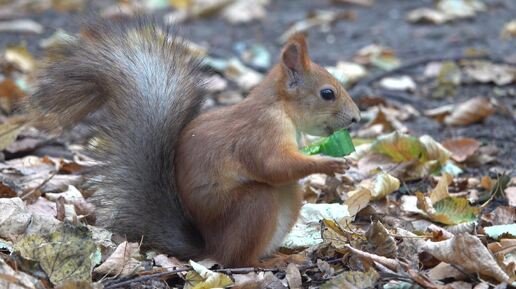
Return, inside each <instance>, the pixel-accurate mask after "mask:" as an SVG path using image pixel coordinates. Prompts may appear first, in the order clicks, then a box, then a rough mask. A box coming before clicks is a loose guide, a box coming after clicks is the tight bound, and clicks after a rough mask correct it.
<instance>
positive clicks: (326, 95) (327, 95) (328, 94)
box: [319, 88, 335, 100]
mask: <svg viewBox="0 0 516 289" xmlns="http://www.w3.org/2000/svg"><path fill="white" fill-rule="evenodd" d="M319 93H320V94H321V97H322V99H324V100H334V99H335V92H333V90H332V89H329V88H325V89H322V90H321V91H320V92H319Z"/></svg>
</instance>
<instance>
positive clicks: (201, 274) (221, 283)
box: [185, 260, 233, 289]
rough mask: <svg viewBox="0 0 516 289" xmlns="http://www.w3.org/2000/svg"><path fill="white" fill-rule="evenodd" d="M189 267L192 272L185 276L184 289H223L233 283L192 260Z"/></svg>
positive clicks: (226, 276)
mask: <svg viewBox="0 0 516 289" xmlns="http://www.w3.org/2000/svg"><path fill="white" fill-rule="evenodd" d="M190 266H192V269H193V270H194V271H190V272H188V273H187V274H186V277H185V279H186V281H187V282H186V284H185V288H186V289H208V288H223V287H227V286H230V285H233V281H232V280H231V278H229V276H228V275H225V274H222V273H217V272H213V271H211V270H208V269H207V268H206V267H204V266H202V265H201V264H199V263H196V262H194V261H192V260H190Z"/></svg>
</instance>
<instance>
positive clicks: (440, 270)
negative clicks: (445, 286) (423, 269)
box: [428, 262, 466, 280]
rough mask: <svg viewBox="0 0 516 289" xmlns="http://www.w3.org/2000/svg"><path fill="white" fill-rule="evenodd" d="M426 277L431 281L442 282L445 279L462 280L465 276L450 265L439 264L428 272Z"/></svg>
mask: <svg viewBox="0 0 516 289" xmlns="http://www.w3.org/2000/svg"><path fill="white" fill-rule="evenodd" d="M428 277H430V279H432V280H443V279H447V278H454V279H456V280H463V279H464V278H465V277H466V276H465V275H464V274H463V273H462V272H461V271H459V270H457V269H456V268H455V267H453V266H452V265H450V264H448V263H444V262H441V263H439V264H438V265H437V266H435V267H434V268H432V269H430V270H429V271H428Z"/></svg>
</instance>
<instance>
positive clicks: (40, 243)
mask: <svg viewBox="0 0 516 289" xmlns="http://www.w3.org/2000/svg"><path fill="white" fill-rule="evenodd" d="M15 250H16V251H17V252H19V253H20V255H21V256H23V257H24V258H26V259H29V260H34V261H37V262H39V264H40V266H41V268H42V269H43V270H44V271H45V272H46V273H47V275H48V277H49V278H50V281H51V282H52V284H54V285H58V284H62V283H63V282H65V281H67V280H73V281H91V278H92V276H91V272H92V270H93V266H94V265H95V262H94V255H95V253H96V251H97V246H96V245H95V243H94V242H93V240H92V239H91V233H89V231H88V229H87V228H86V227H75V226H72V225H70V224H67V223H62V224H61V226H60V227H59V228H58V229H57V230H56V231H55V232H53V233H51V234H50V235H40V234H31V235H27V236H25V237H24V238H23V239H21V240H20V241H19V242H18V243H17V244H16V245H15Z"/></svg>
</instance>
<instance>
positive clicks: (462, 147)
mask: <svg viewBox="0 0 516 289" xmlns="http://www.w3.org/2000/svg"><path fill="white" fill-rule="evenodd" d="M443 146H444V147H445V148H446V149H447V150H448V151H450V152H451V158H452V159H453V160H455V161H457V162H463V161H465V160H466V159H467V158H468V157H469V156H471V155H473V154H474V153H475V152H476V151H477V150H478V148H479V147H480V142H478V141H477V140H475V139H472V138H467V137H462V138H452V139H447V140H445V141H443Z"/></svg>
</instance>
